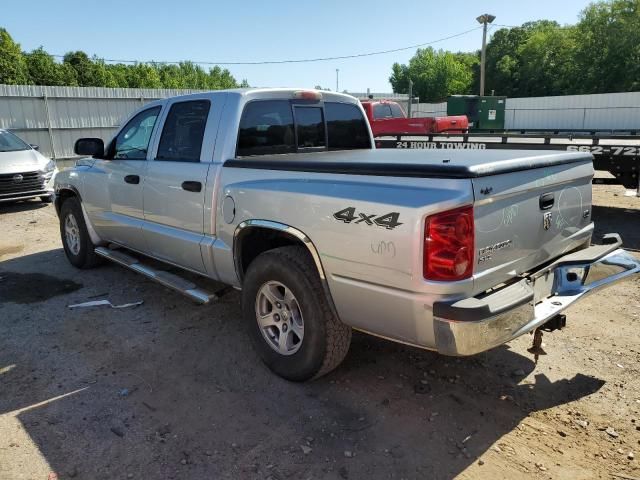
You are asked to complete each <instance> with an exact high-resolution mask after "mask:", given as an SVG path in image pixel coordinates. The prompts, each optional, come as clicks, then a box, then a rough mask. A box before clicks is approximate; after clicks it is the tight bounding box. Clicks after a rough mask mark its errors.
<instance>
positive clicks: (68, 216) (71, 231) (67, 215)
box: [60, 197, 101, 268]
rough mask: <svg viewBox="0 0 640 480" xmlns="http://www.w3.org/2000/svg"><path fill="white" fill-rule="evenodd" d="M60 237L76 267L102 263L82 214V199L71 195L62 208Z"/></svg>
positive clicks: (87, 266) (90, 266)
mask: <svg viewBox="0 0 640 480" xmlns="http://www.w3.org/2000/svg"><path fill="white" fill-rule="evenodd" d="M60 237H61V238H62V246H63V247H64V253H65V254H66V256H67V259H68V260H69V262H71V264H72V265H73V266H74V267H77V268H92V267H95V266H96V265H98V264H100V262H101V258H100V257H99V256H98V255H96V253H95V251H94V245H93V243H92V242H91V238H90V237H89V232H88V231H87V225H86V224H85V222H84V216H83V215H82V206H81V205H80V201H79V200H78V199H77V198H75V197H71V198H68V199H66V200H65V201H64V203H63V204H62V207H61V208H60Z"/></svg>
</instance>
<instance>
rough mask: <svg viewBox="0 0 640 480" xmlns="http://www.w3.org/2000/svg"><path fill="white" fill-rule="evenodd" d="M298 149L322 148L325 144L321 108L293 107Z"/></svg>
mask: <svg viewBox="0 0 640 480" xmlns="http://www.w3.org/2000/svg"><path fill="white" fill-rule="evenodd" d="M295 112H296V131H297V132H296V133H297V140H298V148H299V149H307V148H324V147H325V146H326V144H327V142H326V137H325V130H324V118H323V115H322V108H321V107H295Z"/></svg>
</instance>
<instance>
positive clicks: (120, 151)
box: [82, 105, 162, 251]
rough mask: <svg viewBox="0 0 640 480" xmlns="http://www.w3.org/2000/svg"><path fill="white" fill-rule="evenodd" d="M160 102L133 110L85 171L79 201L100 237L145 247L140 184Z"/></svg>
mask: <svg viewBox="0 0 640 480" xmlns="http://www.w3.org/2000/svg"><path fill="white" fill-rule="evenodd" d="M161 108H162V107H161V106H160V105H156V106H153V107H150V108H147V109H145V110H142V111H141V112H139V113H137V114H136V115H135V116H134V117H133V118H131V120H129V121H128V122H127V123H126V125H125V126H124V127H123V128H122V129H121V130H120V132H118V134H117V135H116V137H115V138H114V139H113V140H112V141H111V143H110V145H109V147H108V148H107V152H106V154H105V158H101V159H96V160H95V162H94V164H93V167H92V168H91V169H89V170H87V171H86V172H85V175H84V187H83V195H82V202H83V205H84V206H85V208H86V210H87V215H88V216H89V218H90V219H91V223H92V224H93V226H94V228H95V229H96V231H97V233H98V234H99V235H100V237H102V238H104V239H105V240H108V241H111V242H116V243H119V244H121V245H124V246H127V247H129V248H133V249H135V250H142V251H144V250H146V248H145V243H144V238H143V235H142V230H141V226H142V222H143V219H144V215H143V207H142V188H143V183H144V177H145V173H146V170H147V151H148V149H149V144H150V142H151V139H152V135H153V132H154V128H155V125H156V123H157V122H156V121H157V119H158V117H159V115H160V111H161Z"/></svg>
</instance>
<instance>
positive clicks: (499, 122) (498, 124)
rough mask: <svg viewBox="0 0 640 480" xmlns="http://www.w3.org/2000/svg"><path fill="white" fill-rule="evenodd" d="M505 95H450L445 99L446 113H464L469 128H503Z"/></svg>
mask: <svg viewBox="0 0 640 480" xmlns="http://www.w3.org/2000/svg"><path fill="white" fill-rule="evenodd" d="M506 100H507V97H481V96H479V95H452V96H450V97H449V98H448V99H447V115H466V116H467V118H468V119H469V129H470V130H504V107H505V104H506V103H507V102H506Z"/></svg>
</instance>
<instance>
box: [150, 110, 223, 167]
mask: <svg viewBox="0 0 640 480" xmlns="http://www.w3.org/2000/svg"><path fill="white" fill-rule="evenodd" d="M210 106H211V104H210V102H209V100H192V101H188V102H180V103H174V104H173V105H172V106H171V110H169V114H168V115H167V119H166V120H165V122H164V127H163V128H162V136H161V137H160V144H159V145H158V154H157V156H156V160H165V161H174V162H199V161H200V151H201V150H202V140H203V137H204V129H205V127H206V125H207V116H208V115H209V108H210Z"/></svg>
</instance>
